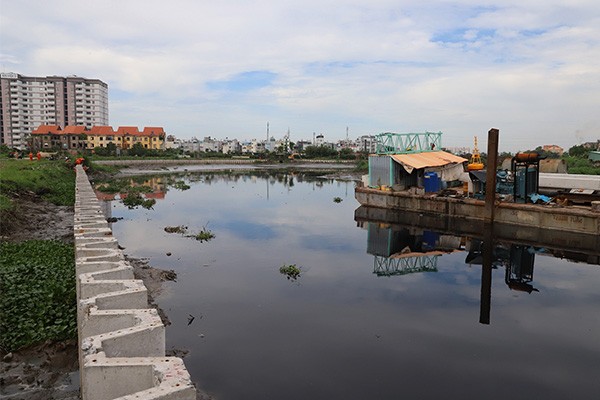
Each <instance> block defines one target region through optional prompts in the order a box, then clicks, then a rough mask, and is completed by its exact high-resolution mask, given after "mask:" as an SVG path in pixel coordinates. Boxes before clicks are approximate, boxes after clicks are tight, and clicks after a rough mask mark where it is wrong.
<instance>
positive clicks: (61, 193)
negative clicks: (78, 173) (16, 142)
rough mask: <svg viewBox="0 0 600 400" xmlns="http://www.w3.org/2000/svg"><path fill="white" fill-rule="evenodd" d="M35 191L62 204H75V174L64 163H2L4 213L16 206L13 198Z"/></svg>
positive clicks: (0, 186)
mask: <svg viewBox="0 0 600 400" xmlns="http://www.w3.org/2000/svg"><path fill="white" fill-rule="evenodd" d="M23 192H32V193H35V194H37V195H39V196H41V197H42V198H44V199H45V200H47V201H49V202H51V203H53V204H56V205H59V206H72V205H73V204H74V203H75V171H73V170H72V169H71V168H68V167H67V166H66V165H65V163H64V162H63V161H61V160H40V161H37V160H36V161H33V162H32V161H29V160H15V159H4V160H0V193H2V195H3V196H4V197H5V199H3V200H0V207H1V208H0V210H6V209H7V208H11V207H12V200H11V198H13V197H18V195H19V194H20V193H23Z"/></svg>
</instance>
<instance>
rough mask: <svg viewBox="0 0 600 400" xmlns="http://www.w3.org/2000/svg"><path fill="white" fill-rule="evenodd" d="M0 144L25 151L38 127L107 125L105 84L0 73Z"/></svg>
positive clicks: (56, 77)
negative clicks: (0, 133)
mask: <svg viewBox="0 0 600 400" xmlns="http://www.w3.org/2000/svg"><path fill="white" fill-rule="evenodd" d="M0 87H1V89H2V103H1V106H0V107H1V108H0V125H1V126H2V136H1V137H0V144H4V145H6V146H8V147H11V148H13V147H15V148H19V149H25V148H26V147H27V139H28V138H29V135H30V134H31V131H32V130H34V129H35V128H37V127H38V126H40V125H58V126H61V127H63V128H64V127H65V126H67V125H85V126H86V127H88V128H91V127H92V126H94V125H102V126H104V125H109V123H108V85H107V84H106V83H104V82H102V81H101V80H98V79H85V78H81V77H78V76H68V77H61V76H46V77H31V76H23V75H19V74H16V73H13V72H10V73H2V74H0Z"/></svg>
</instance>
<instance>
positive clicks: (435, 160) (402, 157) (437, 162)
mask: <svg viewBox="0 0 600 400" xmlns="http://www.w3.org/2000/svg"><path fill="white" fill-rule="evenodd" d="M390 157H392V158H393V159H394V161H396V162H399V163H400V164H402V165H403V166H404V167H405V168H406V167H408V168H409V169H411V170H412V169H414V168H416V169H421V168H428V167H443V166H444V165H448V164H458V163H463V162H465V161H469V160H467V159H466V158H462V157H459V156H455V155H454V154H451V153H447V152H445V151H428V152H424V153H411V154H393V155H391V156H390Z"/></svg>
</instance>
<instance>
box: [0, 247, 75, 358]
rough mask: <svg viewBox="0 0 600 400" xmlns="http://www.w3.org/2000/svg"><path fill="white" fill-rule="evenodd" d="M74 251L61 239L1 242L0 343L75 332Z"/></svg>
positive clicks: (15, 345)
mask: <svg viewBox="0 0 600 400" xmlns="http://www.w3.org/2000/svg"><path fill="white" fill-rule="evenodd" d="M76 306H77V300H76V293H75V251H74V248H73V245H68V244H64V243H61V242H58V241H47V240H29V241H26V242H22V243H10V242H4V243H0V346H1V347H2V349H3V350H4V351H13V350H17V349H19V348H22V347H27V346H30V345H33V344H36V343H40V342H44V341H46V340H65V339H72V338H75V337H76V336H77V316H76Z"/></svg>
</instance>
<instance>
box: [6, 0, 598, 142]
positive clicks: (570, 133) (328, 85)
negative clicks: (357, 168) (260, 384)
mask: <svg viewBox="0 0 600 400" xmlns="http://www.w3.org/2000/svg"><path fill="white" fill-rule="evenodd" d="M0 2H1V6H2V15H1V17H0V25H1V28H0V34H1V36H2V48H1V50H0V54H1V56H0V57H1V58H0V59H1V62H2V69H3V71H13V72H18V73H21V74H25V75H53V74H56V75H72V74H76V75H80V76H85V77H89V78H98V79H101V80H103V81H105V82H107V83H108V84H109V90H110V92H109V95H110V93H114V94H115V97H114V98H113V97H111V98H110V105H109V106H110V115H111V121H110V122H111V124H113V125H136V124H137V125H139V126H143V125H146V124H147V122H145V121H152V124H153V125H162V126H164V127H165V129H167V131H169V132H170V133H174V134H175V135H177V136H180V137H190V136H198V137H202V136H206V135H209V134H210V135H212V136H215V137H225V136H228V137H234V136H236V135H239V136H242V133H241V132H243V136H246V137H247V136H248V135H249V132H250V133H251V132H255V135H256V136H257V137H261V135H262V130H263V128H264V123H265V121H267V120H270V121H274V122H276V124H279V125H281V126H285V128H282V130H281V132H282V133H283V132H284V131H285V129H287V126H289V127H290V129H292V131H295V132H298V134H299V135H301V134H305V135H306V138H307V139H309V138H310V136H311V135H312V132H314V131H317V132H323V133H325V134H326V137H327V138H329V139H332V140H333V139H338V138H342V137H345V127H346V126H348V125H349V126H350V130H351V132H354V134H355V135H356V136H358V135H361V134H364V133H378V132H380V131H382V130H386V131H387V130H395V131H415V130H430V131H432V130H433V131H438V130H441V131H444V132H445V137H444V142H445V143H446V145H457V146H464V145H469V144H470V141H471V138H472V136H473V135H474V134H479V135H480V136H482V135H484V134H485V132H487V130H488V129H489V128H491V127H497V128H499V129H500V132H501V133H500V134H501V137H500V145H501V147H502V146H506V149H507V150H517V149H523V148H533V147H535V146H537V145H540V144H545V143H547V142H548V143H556V144H559V145H562V146H565V147H569V146H571V145H573V144H576V143H578V142H580V141H582V140H584V141H585V140H595V139H596V138H598V137H599V136H600V131H598V130H597V127H598V126H599V125H600V122H599V120H600V117H598V116H597V114H598V112H597V104H599V103H600V94H598V93H600V41H599V40H598V38H599V37H600V17H598V15H600V5H599V4H597V2H595V1H585V0H580V1H571V2H566V3H565V2H564V1H561V2H558V1H550V2H548V1H529V0H526V1H519V2H517V1H511V2H503V4H502V6H495V5H494V4H493V3H491V2H485V1H469V0H464V1H459V2H453V3H447V2H444V1H439V2H434V3H428V4H427V7H425V5H422V6H419V5H414V4H413V3H414V2H408V1H385V0H381V1H372V2H368V3H365V2H364V1H360V2H359V1H333V2H327V3H323V2H317V1H313V0H309V1H302V2H300V1H288V2H276V1H257V2H244V1H221V2H210V3H209V2H207V1H176V2H171V3H166V2H164V1H126V2H123V1H103V2H91V1H88V2H86V1H77V2H76V1H66V0H65V1H55V2H33V1H19V2H13V1H8V0H0ZM249 71H266V72H270V73H273V74H274V76H275V77H276V78H275V79H273V80H272V82H271V85H270V86H268V87H258V86H257V87H256V88H255V89H254V90H248V91H245V92H244V93H243V94H242V93H229V94H227V93H223V92H222V91H220V92H215V91H214V90H211V88H210V87H209V85H207V82H214V81H228V80H231V79H232V78H234V77H236V76H239V75H240V74H243V73H245V72H249ZM122 93H128V94H129V95H128V96H120V94H122ZM540 132H543V134H541V133H540ZM576 133H577V134H576Z"/></svg>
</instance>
